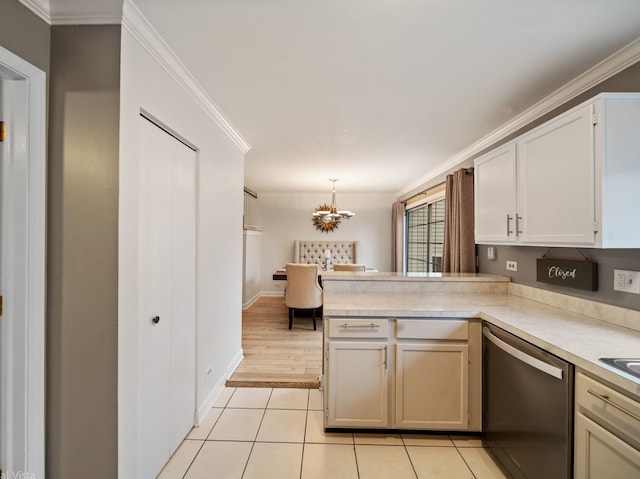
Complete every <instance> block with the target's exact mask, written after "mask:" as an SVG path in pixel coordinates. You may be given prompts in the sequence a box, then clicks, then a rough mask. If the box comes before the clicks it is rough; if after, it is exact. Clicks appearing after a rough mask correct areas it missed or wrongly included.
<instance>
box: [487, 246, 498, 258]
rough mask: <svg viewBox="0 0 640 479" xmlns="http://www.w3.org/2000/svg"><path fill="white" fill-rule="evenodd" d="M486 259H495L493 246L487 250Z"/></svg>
mask: <svg viewBox="0 0 640 479" xmlns="http://www.w3.org/2000/svg"><path fill="white" fill-rule="evenodd" d="M487 259H496V249H495V248H494V247H493V246H489V247H488V248H487Z"/></svg>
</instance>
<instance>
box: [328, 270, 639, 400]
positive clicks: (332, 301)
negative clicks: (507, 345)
mask: <svg viewBox="0 0 640 479" xmlns="http://www.w3.org/2000/svg"><path fill="white" fill-rule="evenodd" d="M338 274H339V273H338ZM387 278H389V276H388V277H387ZM493 279H494V280H495V278H493ZM440 281H442V279H440ZM475 281H478V279H476V280H475ZM481 281H482V280H481ZM516 286H517V285H516ZM527 288H528V287H524V288H523V287H521V286H519V287H514V288H513V291H512V290H511V289H510V291H512V292H518V293H520V291H521V290H525V291H526V290H527ZM529 289H531V290H536V288H529ZM538 291H539V290H538ZM536 294H537V293H534V294H533V295H530V296H532V297H533V298H534V299H535V300H533V299H527V298H525V297H522V296H520V295H515V294H510V293H506V294H505V293H496V294H487V293H460V292H455V293H453V292H451V293H441V292H434V293H424V292H419V293H416V292H408V293H404V292H397V291H396V292H392V293H384V292H381V291H376V292H373V293H369V292H353V291H351V292H338V291H326V292H325V298H324V315H325V316H378V317H389V318H397V317H403V318H411V317H414V318H429V317H432V318H443V317H448V318H452V317H456V318H480V319H483V320H485V321H488V322H490V323H492V324H495V325H496V326H498V327H501V328H503V329H505V330H507V331H509V332H511V333H513V334H515V335H516V336H519V337H521V338H523V339H525V340H526V341H529V342H530V343H532V344H535V345H536V346H538V347H540V348H542V349H544V350H546V351H549V352H551V353H552V354H555V355H556V356H559V357H561V358H562V359H564V360H566V361H568V362H570V363H573V364H574V365H575V366H576V367H578V368H580V369H583V370H585V371H587V372H589V373H591V374H592V375H594V376H596V377H598V378H601V379H602V380H604V381H606V382H609V383H611V384H612V385H614V386H617V387H618V388H619V389H621V390H622V391H625V392H627V393H629V394H630V395H632V396H634V397H635V399H636V400H640V379H637V378H635V377H634V376H631V375H629V374H625V373H623V372H621V371H620V372H619V371H617V370H616V369H614V368H612V367H610V366H607V365H605V364H603V363H601V362H600V361H599V360H598V359H599V358H601V357H619V358H623V357H627V358H639V357H640V331H639V330H638V329H640V328H636V327H635V322H636V320H637V319H638V318H639V317H640V312H637V311H630V310H623V309H622V308H616V307H613V306H606V305H603V306H604V308H609V309H610V310H609V311H608V312H607V314H612V315H613V316H616V315H617V314H618V311H619V315H620V317H621V322H620V323H619V324H622V325H626V326H627V327H623V326H622V325H619V324H612V323H611V322H609V321H602V320H599V319H594V317H593V311H591V310H592V309H593V308H594V306H593V305H591V306H589V305H587V306H580V308H584V312H583V311H579V312H572V311H571V308H567V309H565V308H561V307H557V305H556V306H550V305H549V304H545V303H544V302H541V301H540V300H545V299H546V298H545V297H541V298H537V297H536ZM547 296H548V297H549V298H550V299H551V300H552V302H553V301H555V300H556V298H557V297H562V296H564V295H558V294H556V293H548V295H547ZM567 298H570V297H567ZM575 301H584V300H577V299H575ZM586 303H593V302H586ZM586 303H585V304H586ZM598 307H599V306H598V305H596V306H595V308H598ZM590 308H591V309H590ZM573 310H574V311H575V308H573ZM595 311H596V312H598V310H597V309H596V310H595ZM590 316H591V317H590Z"/></svg>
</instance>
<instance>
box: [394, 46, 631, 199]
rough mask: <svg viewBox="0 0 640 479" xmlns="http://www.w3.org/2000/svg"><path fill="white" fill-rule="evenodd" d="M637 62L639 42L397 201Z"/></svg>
mask: <svg viewBox="0 0 640 479" xmlns="http://www.w3.org/2000/svg"><path fill="white" fill-rule="evenodd" d="M638 61H640V38H638V39H636V40H634V41H633V42H631V43H629V44H628V45H626V46H625V47H623V48H621V49H620V50H618V51H617V52H615V53H614V54H613V55H611V56H609V57H607V58H605V59H604V60H602V61H601V62H600V63H597V64H596V65H594V66H593V67H591V68H590V69H589V70H587V71H586V72H584V73H582V74H581V75H579V76H577V77H576V78H574V79H573V80H571V81H570V82H568V83H567V84H565V85H563V86H562V87H560V88H558V89H557V90H556V91H554V92H553V93H551V94H550V95H548V96H546V97H544V98H543V99H542V100H540V101H539V102H538V103H536V104H534V105H533V106H531V107H530V108H528V109H527V110H525V111H524V112H522V113H521V114H520V115H518V116H516V117H515V118H514V119H513V120H511V121H509V122H508V123H505V124H504V125H502V126H501V127H500V128H498V129H497V130H494V131H493V132H491V133H489V134H488V135H487V136H485V137H483V138H481V139H480V140H478V141H476V142H475V143H473V144H472V145H470V146H469V147H467V148H465V149H464V150H462V151H460V152H459V153H457V154H456V155H454V156H453V157H451V158H450V159H449V160H448V161H446V162H445V163H443V164H442V165H440V166H438V167H437V168H434V169H433V170H431V171H429V172H428V173H427V174H426V175H424V176H422V177H421V178H420V179H419V180H417V181H415V182H414V183H412V184H410V185H409V186H407V187H406V188H404V189H402V190H400V191H398V192H397V193H396V196H397V197H398V199H402V198H406V197H408V196H410V195H411V194H413V193H415V192H416V191H417V190H419V189H421V188H424V187H425V186H428V185H429V181H431V180H434V179H436V178H440V177H442V176H443V175H445V174H446V173H448V172H450V171H452V170H454V169H455V168H456V167H458V166H462V164H463V163H464V162H466V161H469V160H470V159H471V157H473V156H474V155H477V154H478V153H480V152H481V151H483V150H485V149H486V148H489V147H491V146H492V145H494V144H495V143H497V142H498V141H500V140H502V139H504V138H506V137H507V136H509V135H511V134H512V133H515V132H516V131H518V130H519V129H520V128H523V127H525V126H527V125H528V124H529V123H531V122H532V121H535V120H537V119H538V118H540V117H542V116H544V115H545V114H547V113H549V112H551V111H553V110H555V109H556V108H558V107H560V106H562V105H563V104H565V103H566V102H568V101H570V100H572V99H573V98H575V97H577V96H578V95H580V94H582V93H584V92H586V91H588V90H589V89H591V88H593V87H595V86H596V85H598V84H600V83H602V82H603V81H605V80H607V79H608V78H611V77H612V76H614V75H615V74H617V73H620V72H621V71H622V70H624V69H626V68H628V67H630V66H631V65H633V64H635V63H637V62H638Z"/></svg>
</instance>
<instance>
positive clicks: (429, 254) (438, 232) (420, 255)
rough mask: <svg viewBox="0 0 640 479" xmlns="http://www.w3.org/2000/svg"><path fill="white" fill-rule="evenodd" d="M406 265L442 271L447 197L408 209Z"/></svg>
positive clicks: (411, 268) (412, 270) (412, 268)
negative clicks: (445, 202)
mask: <svg viewBox="0 0 640 479" xmlns="http://www.w3.org/2000/svg"><path fill="white" fill-rule="evenodd" d="M406 216H407V218H406V225H407V231H406V238H407V248H406V251H407V253H406V269H405V271H407V272H408V273H435V272H437V273H439V272H441V271H442V244H443V242H444V198H440V199H438V200H436V201H433V202H431V203H427V204H423V205H420V206H417V207H415V208H412V209H409V210H407V212H406Z"/></svg>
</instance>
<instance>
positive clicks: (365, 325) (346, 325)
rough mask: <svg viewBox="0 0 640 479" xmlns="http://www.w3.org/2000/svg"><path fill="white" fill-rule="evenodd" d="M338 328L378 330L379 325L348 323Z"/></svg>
mask: <svg viewBox="0 0 640 479" xmlns="http://www.w3.org/2000/svg"><path fill="white" fill-rule="evenodd" d="M340 327H341V328H344V329H354V328H357V329H362V328H371V329H374V328H379V327H380V325H379V324H373V323H371V324H348V323H344V324H343V325H341V326H340Z"/></svg>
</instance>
